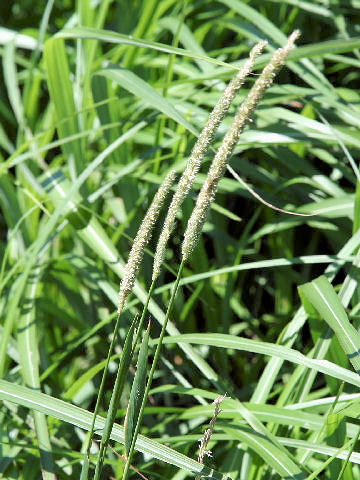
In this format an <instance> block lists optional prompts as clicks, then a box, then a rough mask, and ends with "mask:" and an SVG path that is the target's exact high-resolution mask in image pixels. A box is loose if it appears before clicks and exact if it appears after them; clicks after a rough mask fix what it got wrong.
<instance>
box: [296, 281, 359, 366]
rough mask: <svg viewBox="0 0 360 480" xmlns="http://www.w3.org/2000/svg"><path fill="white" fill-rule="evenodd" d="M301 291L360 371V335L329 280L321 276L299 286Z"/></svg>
mask: <svg viewBox="0 0 360 480" xmlns="http://www.w3.org/2000/svg"><path fill="white" fill-rule="evenodd" d="M299 292H300V293H301V294H302V295H304V296H305V298H306V299H307V300H308V301H310V302H311V304H312V305H313V306H314V307H315V309H316V310H317V311H318V312H319V313H320V315H321V317H322V318H323V319H324V320H325V321H326V323H327V324H328V325H329V326H330V328H332V330H333V331H334V332H335V335H336V337H337V339H338V340H339V343H340V345H341V346H342V348H343V350H344V352H345V354H346V355H347V357H348V359H349V360H350V362H351V363H352V365H353V367H354V369H355V371H356V372H358V373H359V372H360V357H359V352H360V350H359V349H360V335H359V333H358V332H357V330H356V329H355V328H354V327H353V326H352V325H351V323H350V322H349V319H348V317H347V315H346V312H345V310H344V307H343V306H342V304H341V301H340V299H339V297H338V296H337V295H336V292H335V290H334V288H333V286H332V285H331V283H330V282H329V280H328V279H327V278H326V277H324V276H321V277H319V278H317V279H316V280H313V281H312V282H309V283H306V284H305V285H301V286H300V287H299Z"/></svg>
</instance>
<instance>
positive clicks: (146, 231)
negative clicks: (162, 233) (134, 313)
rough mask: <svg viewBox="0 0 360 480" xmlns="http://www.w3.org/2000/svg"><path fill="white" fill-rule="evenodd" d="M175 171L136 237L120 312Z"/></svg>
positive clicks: (125, 280)
mask: <svg viewBox="0 0 360 480" xmlns="http://www.w3.org/2000/svg"><path fill="white" fill-rule="evenodd" d="M175 173H176V172H175V170H172V171H171V172H170V173H168V175H167V176H166V177H165V179H164V181H163V183H162V184H161V185H160V187H159V189H158V191H157V192H156V194H155V196H154V199H153V201H152V203H151V205H150V207H149V208H148V210H147V212H146V214H145V217H144V219H143V221H142V223H141V225H140V227H139V230H138V232H137V234H136V237H135V239H134V243H133V245H132V248H131V250H130V253H129V257H128V261H127V263H126V266H125V272H124V276H123V279H122V281H121V283H120V291H119V303H118V313H119V314H120V313H121V311H122V309H123V307H124V305H125V302H126V299H127V297H128V295H129V293H130V292H131V290H132V288H133V286H134V283H135V277H136V275H137V272H138V270H139V267H140V263H141V260H142V258H143V255H144V249H145V246H146V244H147V243H148V241H149V240H150V238H151V234H152V231H153V228H154V225H155V222H156V220H157V218H158V216H159V212H160V209H161V207H162V205H163V203H164V201H165V198H166V196H167V195H168V193H169V190H170V188H171V185H172V184H173V183H174V180H175Z"/></svg>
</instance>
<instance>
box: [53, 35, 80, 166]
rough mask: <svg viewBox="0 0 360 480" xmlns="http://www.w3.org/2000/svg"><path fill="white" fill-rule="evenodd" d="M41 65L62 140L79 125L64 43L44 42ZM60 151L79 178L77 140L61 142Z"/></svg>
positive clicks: (78, 143) (60, 41)
mask: <svg viewBox="0 0 360 480" xmlns="http://www.w3.org/2000/svg"><path fill="white" fill-rule="evenodd" d="M44 62H45V67H46V73H47V82H48V87H49V92H50V96H51V99H52V101H53V102H54V106H55V112H56V118H57V121H58V122H59V123H58V127H57V131H58V135H59V138H60V139H65V138H66V137H68V136H71V135H75V134H77V133H79V125H78V118H77V110H76V107H75V101H74V96H73V86H72V84H71V82H70V70H69V65H68V59H67V56H66V51H65V45H64V41H63V40H61V39H50V40H48V41H47V42H46V43H45V47H44ZM60 120H62V121H60ZM61 148H62V149H63V152H64V154H65V157H66V158H67V160H68V161H74V162H75V166H76V173H77V175H79V174H80V173H81V172H82V171H83V170H84V166H85V164H84V156H83V155H82V149H81V143H80V141H79V140H74V141H72V142H71V143H64V144H62V146H61Z"/></svg>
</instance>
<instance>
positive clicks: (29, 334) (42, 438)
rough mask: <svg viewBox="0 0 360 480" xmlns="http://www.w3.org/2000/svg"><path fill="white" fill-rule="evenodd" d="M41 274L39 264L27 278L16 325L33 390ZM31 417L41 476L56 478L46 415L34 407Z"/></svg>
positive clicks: (25, 371) (46, 479)
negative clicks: (38, 292)
mask: <svg viewBox="0 0 360 480" xmlns="http://www.w3.org/2000/svg"><path fill="white" fill-rule="evenodd" d="M40 274H41V269H40V267H39V266H38V267H37V268H36V270H35V271H34V272H33V274H32V275H31V276H30V278H29V281H28V284H27V286H26V289H25V298H26V304H25V305H24V307H23V310H22V313H21V316H20V319H19V323H18V325H17V331H18V335H17V340H18V349H19V354H20V365H21V370H22V376H23V379H24V383H25V385H27V386H28V387H29V388H33V389H36V390H40V380H39V352H38V341H37V326H36V318H35V309H34V305H35V298H36V292H37V289H38V284H39V277H40ZM33 417H34V423H35V430H36V436H37V441H38V445H39V448H40V460H41V466H42V477H43V479H44V480H55V479H56V475H55V465H54V460H53V457H52V453H51V444H50V437H49V431H48V428H47V424H46V417H45V415H44V414H43V413H41V412H37V411H34V412H33Z"/></svg>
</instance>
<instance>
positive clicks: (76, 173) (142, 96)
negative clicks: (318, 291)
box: [0, 0, 360, 480]
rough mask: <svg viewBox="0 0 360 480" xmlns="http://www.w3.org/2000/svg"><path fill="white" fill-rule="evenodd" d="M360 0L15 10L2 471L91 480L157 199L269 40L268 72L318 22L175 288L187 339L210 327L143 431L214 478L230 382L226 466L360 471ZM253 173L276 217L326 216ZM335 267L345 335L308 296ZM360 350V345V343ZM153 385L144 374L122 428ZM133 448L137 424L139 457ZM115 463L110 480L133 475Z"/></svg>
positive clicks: (140, 293) (169, 268)
mask: <svg viewBox="0 0 360 480" xmlns="http://www.w3.org/2000/svg"><path fill="white" fill-rule="evenodd" d="M359 7H360V2H358V1H357V0H352V1H348V0H324V1H321V0H316V1H311V2H310V1H309V2H308V1H305V0H304V1H301V0H282V1H281V2H280V1H277V0H272V1H271V0H261V1H257V0H250V1H241V0H219V1H206V0H205V1H204V0H202V1H192V0H189V1H188V2H178V1H174V0H162V1H154V0H148V1H146V2H144V1H131V2H125V1H121V0H120V1H117V2H115V1H103V2H100V3H99V2H90V1H87V0H83V1H80V0H79V2H77V4H76V5H74V3H73V2H70V1H55V2H51V1H48V2H47V3H43V4H42V3H39V2H33V1H30V0H22V1H21V2H2V4H1V6H0V21H1V25H2V27H1V29H0V44H1V46H0V53H1V59H2V67H1V68H2V70H1V77H0V82H1V87H0V117H1V122H0V155H1V164H0V205H1V212H2V215H1V217H0V222H1V223H0V228H1V237H0V249H1V257H2V263H1V271H0V291H1V297H0V312H1V313H0V315H1V322H2V327H1V330H0V333H1V344H0V373H1V376H2V378H3V380H1V382H2V383H1V385H0V395H1V398H2V400H3V402H2V406H1V409H0V424H1V429H0V436H1V438H0V442H1V443H0V457H1V458H0V475H1V476H2V478H16V479H26V480H29V479H32V478H39V475H40V470H41V469H42V470H43V475H44V478H49V479H53V478H55V476H54V475H55V474H54V471H55V472H56V475H57V478H60V479H66V478H78V477H79V475H80V471H81V461H82V459H83V453H81V452H83V451H84V449H85V445H86V434H85V431H86V430H88V429H89V424H90V422H91V415H90V414H87V413H86V412H84V411H83V410H80V409H78V408H77V407H75V406H78V407H82V408H84V409H87V410H89V411H90V412H91V411H93V409H94V405H95V402H96V397H97V391H98V387H99V382H100V379H101V372H102V368H103V366H104V359H105V358H106V354H107V351H108V346H109V339H110V338H111V334H112V329H113V321H114V317H115V310H116V302H117V291H118V285H119V280H120V278H121V277H122V272H123V267H122V265H123V264H124V261H126V258H127V254H128V252H129V249H130V246H131V240H132V239H133V238H134V236H135V234H136V232H137V229H138V227H139V224H140V222H141V219H142V217H143V215H144V213H145V211H146V209H147V206H148V205H149V202H150V201H151V199H152V197H153V195H154V192H155V191H156V188H157V186H158V184H159V183H160V182H161V180H162V178H163V176H164V175H165V174H166V173H167V172H168V171H169V169H171V168H175V169H176V170H177V172H179V174H180V173H181V172H182V170H183V169H184V165H185V162H186V159H187V157H188V155H189V153H190V151H191V147H192V145H193V144H194V140H195V136H196V134H197V132H199V131H200V130H201V128H202V126H203V125H204V123H205V121H206V118H207V115H208V113H209V111H210V110H211V108H212V107H213V105H214V104H215V102H216V101H217V99H218V98H219V96H220V95H221V92H222V91H223V89H224V86H225V83H226V82H227V81H228V80H229V79H230V78H231V76H232V75H233V73H234V68H235V67H234V65H239V64H240V65H241V61H243V60H244V59H245V58H246V57H247V54H248V52H249V50H250V48H251V47H252V46H253V45H254V43H256V42H257V41H259V40H260V39H267V40H268V41H269V46H268V48H267V52H266V53H265V54H263V55H262V56H261V57H260V59H259V61H258V62H257V64H256V65H257V67H256V72H255V74H256V73H258V72H259V71H260V69H261V68H262V67H263V66H264V65H265V64H266V61H267V60H269V57H270V52H271V51H273V50H274V48H277V47H279V46H282V45H284V43H285V41H286V36H287V35H288V34H289V33H291V31H292V30H294V29H296V28H298V29H300V30H301V32H302V36H301V38H300V41H299V42H298V48H297V49H296V50H294V51H293V52H292V53H291V55H290V58H289V61H288V63H287V66H286V67H284V68H283V70H282V71H281V73H280V74H279V76H278V78H277V81H276V82H275V85H274V86H273V87H272V88H271V89H270V90H269V91H268V93H267V94H266V96H265V97H264V99H263V101H262V103H261V105H260V107H259V108H258V110H257V112H256V114H255V116H254V119H253V120H254V121H253V123H252V125H251V128H248V129H246V131H245V132H244V134H243V135H242V137H241V140H240V142H239V144H238V147H237V149H236V152H235V155H234V156H233V158H232V160H231V167H232V168H233V173H231V172H228V173H227V174H226V177H225V178H224V179H223V180H222V181H221V182H220V187H219V191H218V195H217V197H216V203H215V204H214V205H213V208H212V210H211V215H210V216H209V218H208V220H207V222H206V224H205V228H204V235H203V237H202V239H201V241H200V244H199V246H198V248H197V250H196V252H195V253H194V255H193V257H192V259H191V261H190V262H189V263H188V264H187V265H186V269H185V273H184V280H183V288H182V289H181V290H180V291H179V293H178V295H177V298H176V302H175V306H174V310H173V313H172V316H171V324H170V326H169V327H168V334H169V335H178V334H180V333H181V334H188V335H187V336H186V337H181V340H182V343H180V342H179V340H180V339H179V338H178V337H177V338H175V340H174V339H168V340H167V342H168V343H167V344H166V345H165V346H164V348H163V350H162V361H161V362H160V364H159V367H158V371H157V374H156V378H155V381H154V384H153V386H154V387H155V390H153V392H152V395H151V397H150V398H149V403H148V408H147V409H146V411H145V417H144V422H143V427H142V430H141V433H142V434H143V435H145V436H146V437H148V439H150V438H151V439H155V440H159V441H161V442H162V443H163V444H165V445H169V446H170V447H171V449H172V450H169V449H166V448H165V447H162V446H160V445H158V444H156V443H154V442H152V441H150V440H148V439H146V438H141V439H140V442H142V443H141V445H140V444H139V449H140V450H141V451H142V452H145V453H144V454H143V453H138V454H137V456H136V457H135V458H134V465H135V466H136V468H138V469H139V470H140V471H141V472H142V474H144V475H145V476H147V477H148V478H166V479H170V478H173V479H174V480H175V479H176V480H179V479H181V478H185V477H187V476H189V477H190V476H191V475H192V476H194V472H196V471H197V470H196V468H198V467H197V466H196V462H194V461H193V460H191V459H196V458H197V453H198V439H199V438H200V437H201V435H202V432H203V430H204V428H206V425H207V423H208V421H209V419H210V418H211V416H212V414H213V406H211V401H212V400H214V398H216V397H217V396H218V395H220V394H223V393H225V392H227V394H228V397H230V398H228V399H227V400H225V401H224V402H223V405H222V408H223V412H222V413H221V414H220V416H219V418H218V421H217V424H216V428H215V431H214V435H213V437H212V442H211V444H210V448H211V450H212V451H213V457H212V458H206V460H205V461H206V464H207V465H208V466H210V467H212V468H215V470H216V471H215V472H213V473H212V474H211V472H210V471H208V470H207V471H206V472H205V471H204V473H206V474H207V475H210V474H211V475H213V477H214V478H222V476H221V474H227V473H228V474H229V475H230V477H231V478H232V479H242V480H248V479H275V478H295V479H297V480H299V479H302V478H319V479H337V478H344V479H346V480H352V479H354V480H355V479H357V478H360V469H359V467H358V464H359V463H360V454H359V453H356V452H357V451H358V450H359V445H358V444H357V443H356V438H357V437H356V436H357V435H358V429H359V427H358V426H357V423H356V418H357V417H358V414H359V412H360V410H359V403H357V402H358V400H359V394H358V391H359V386H360V379H359V377H358V375H357V373H355V372H354V369H353V366H352V364H351V363H350V362H349V360H348V358H347V356H346V355H348V356H349V358H350V359H353V357H354V355H355V356H356V352H357V350H358V349H359V347H360V343H359V342H358V340H357V335H356V331H352V330H351V331H350V330H347V331H348V332H350V333H349V335H350V336H346V335H345V334H344V336H343V334H342V330H344V331H345V330H346V329H345V327H344V325H346V328H348V327H349V325H348V322H349V320H350V322H351V323H352V324H353V325H354V326H355V327H356V328H357V327H358V325H359V320H360V317H359V291H358V287H357V279H358V270H357V267H356V265H357V261H358V260H357V259H356V254H357V250H358V245H359V243H360V236H359V232H358V227H359V224H360V211H359V208H360V203H359V199H360V197H359V195H360V190H359V181H360V174H359V170H358V168H357V163H358V157H359V151H360V135H359V125H360V107H359V105H360V96H359V91H358V87H359V82H360V80H359V77H360V75H359V73H360V70H359V66H360V50H359V49H360V33H359V20H360V15H359ZM16 32H17V33H18V34H19V35H18V36H14V35H13V33H16ZM12 38H13V40H11V39H12ZM137 39H141V41H138V40H137ZM177 47H179V48H180V49H181V51H179V50H176V48H177ZM239 62H240V63H239ZM254 78H255V77H254ZM252 81H253V79H252V78H251V79H250V80H249V82H248V83H247V84H246V85H245V88H244V89H242V90H241V91H240V94H239V95H238V97H237V99H236V100H235V102H234V103H235V106H234V107H232V108H231V114H230V115H228V116H227V118H226V119H225V120H224V122H223V124H222V126H221V128H220V131H219V134H218V135H217V138H216V140H215V144H214V148H216V146H217V145H218V144H219V142H220V141H221V138H222V136H223V134H224V132H225V131H226V129H227V127H228V126H229V124H230V122H231V116H232V115H233V113H234V111H235V107H236V105H238V104H239V103H240V101H241V99H242V98H244V96H245V95H246V93H247V91H248V88H249V85H250V84H251V82H252ZM211 158H212V153H211V152H209V155H208V156H207V158H206V161H205V162H204V165H203V168H202V171H201V173H200V174H199V175H198V177H197V181H196V184H195V191H193V192H192V194H191V195H190V197H189V198H188V199H187V200H186V201H185V203H184V204H183V208H182V210H181V212H179V216H178V222H177V225H176V228H175V230H174V234H173V236H172V238H171V244H170V248H169V249H168V253H167V257H166V268H164V271H163V274H162V277H161V279H160V281H159V282H158V286H157V289H156V291H155V295H154V296H153V301H152V303H151V304H150V314H151V316H152V327H151V337H152V338H153V339H155V338H156V337H157V336H158V334H159V331H160V330H159V326H160V324H161V323H162V320H163V317H164V311H165V309H166V306H167V303H168V300H169V293H170V288H171V285H172V284H173V282H174V278H175V276H174V274H175V273H176V271H177V268H178V265H179V262H180V256H179V252H180V245H181V241H182V235H183V232H184V229H185V227H186V222H187V219H188V218H189V215H190V213H191V210H192V208H193V205H194V199H195V198H196V192H197V190H198V189H199V187H200V186H201V184H202V182H203V180H204V175H205V174H206V171H207V167H208V166H209V161H210V160H211ZM234 171H235V175H234ZM236 174H237V175H239V176H240V177H241V179H242V180H243V181H246V182H247V184H248V185H249V186H251V188H253V189H254V190H255V191H256V192H257V194H258V195H260V196H261V197H262V198H263V199H264V200H266V201H267V202H270V203H271V204H273V205H275V206H276V207H279V208H282V209H284V208H285V209H287V210H291V211H293V212H302V213H315V214H316V215H315V216H313V217H300V216H290V215H287V214H285V213H281V212H279V211H276V210H274V209H272V208H269V207H266V206H264V205H263V204H262V203H260V202H259V200H258V199H257V198H255V197H254V196H253V195H252V194H251V193H250V192H249V191H248V190H247V189H246V188H245V187H244V185H243V183H241V182H240V181H239V179H238V178H237V177H236ZM75 205H77V210H74V208H75ZM162 215H163V214H162ZM160 228H161V221H160V222H159V225H158V226H157V228H156V233H155V235H154V240H153V241H152V243H151V245H150V246H149V249H148V251H147V252H146V255H145V259H144V262H143V266H142V269H141V272H140V275H139V283H138V284H137V286H136V288H135V290H134V295H132V297H131V299H130V302H129V303H128V308H127V309H126V311H125V312H124V314H123V317H122V322H121V329H120V341H119V344H118V347H117V351H116V355H117V357H115V358H114V360H113V361H112V363H111V365H110V366H111V375H109V377H108V380H107V384H106V395H105V398H104V400H103V402H102V405H101V408H102V413H104V412H106V409H107V406H108V403H109V399H110V395H111V391H112V385H113V382H114V372H115V368H116V362H117V359H118V357H119V354H120V353H121V349H120V345H121V344H123V342H124V338H125V335H126V332H127V329H128V327H129V325H130V322H131V320H132V319H133V317H134V315H135V314H136V312H138V311H141V307H142V303H143V302H144V300H145V298H146V291H147V289H148V288H149V285H150V281H151V267H152V256H153V251H154V247H155V245H156V238H157V237H158V234H159V229H160ZM324 272H325V273H326V276H327V278H328V279H329V280H330V281H331V282H332V285H333V286H334V288H335V291H336V292H337V293H338V295H336V294H335V292H334V290H332V289H331V287H329V288H330V290H328V291H326V295H325V297H326V298H330V299H331V302H333V305H335V306H336V308H337V309H338V310H337V312H340V313H339V318H340V321H339V322H340V323H338V324H336V323H334V322H333V323H332V321H333V320H334V318H338V317H337V315H336V312H335V314H334V317H330V318H327V317H326V312H325V313H324V311H323V310H321V305H320V306H319V301H320V300H319V298H318V297H316V298H313V297H311V294H310V297H311V298H308V297H307V294H309V292H308V291H306V290H305V291H304V292H303V302H304V306H305V309H304V308H303V307H301V300H300V296H299V294H298V291H297V287H298V286H299V285H301V284H304V283H305V282H309V281H311V280H313V279H315V278H316V277H318V276H319V275H321V274H323V273H324ZM319 285H320V286H319V288H325V289H326V288H328V287H327V286H326V287H325V286H324V284H319ZM315 286H316V285H315ZM340 301H341V302H342V304H343V305H344V307H345V309H346V310H341V309H342V308H343V307H341V303H340ZM337 302H338V303H337ZM313 307H315V309H314V308H313ZM328 325H329V326H328ZM337 325H338V328H337ZM349 328H350V327H349ZM334 332H335V335H334ZM224 335H228V336H224ZM349 339H350V340H351V341H352V345H355V350H354V349H352V350H351V349H350V350H346V348H347V346H348V345H349V342H350V340H349ZM339 341H340V342H339ZM150 345H152V347H151V348H153V344H151V343H150ZM280 345H282V346H283V349H282V348H281V347H280ZM344 352H345V353H344ZM150 360H151V357H150ZM286 360H287V361H286ZM324 360H328V361H330V362H332V363H327V362H324ZM353 363H354V362H353ZM266 366H267V367H266ZM355 370H358V369H357V366H356V363H355ZM134 372H135V363H134V364H133V366H132V367H131V369H130V372H129V376H128V380H127V384H126V387H125V392H124V394H123V396H122V399H121V405H120V406H119V412H118V419H117V423H118V424H120V425H122V424H123V419H124V414H125V408H126V406H127V402H128V398H129V392H130V388H131V382H132V378H133V374H134ZM339 389H340V390H339ZM40 391H41V392H44V393H46V394H48V395H50V396H51V398H49V397H44V396H42V394H41V393H40ZM339 393H340V397H339V398H335V397H336V395H338V394H339ZM61 400H62V401H63V402H61ZM64 402H65V403H64ZM241 402H244V403H241ZM72 405H73V406H72ZM44 414H45V415H46V416H45V415H44ZM99 421H100V422H101V420H99ZM98 426H99V427H100V426H101V423H99V424H98ZM122 435H123V433H122V430H121V429H120V427H116V428H115V429H114V432H113V440H116V441H115V442H114V443H113V446H114V448H115V451H116V452H119V453H120V454H122V453H123V447H122V445H121V442H123V436H122ZM342 447H344V448H342ZM97 448H98V446H97V443H94V444H93V447H92V453H93V455H94V456H93V459H94V460H96V453H97ZM352 449H354V452H353V453H352V455H351V457H350V459H349V462H348V463H347V462H346V461H345V460H346V459H347V457H348V454H349V453H350V451H351V450H352ZM115 451H112V450H110V451H109V453H108V457H107V459H106V468H105V470H104V478H111V476H112V477H114V478H121V474H122V471H123V468H124V462H123V460H122V459H120V458H119V457H118V455H116V453H115ZM177 452H178V453H177ZM180 454H182V455H180ZM336 457H338V458H336ZM329 460H330V461H329ZM191 472H192V473H191ZM217 472H221V474H218V473H217ZM132 475H133V476H134V478H135V475H136V474H135V473H132Z"/></svg>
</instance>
